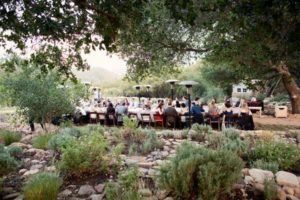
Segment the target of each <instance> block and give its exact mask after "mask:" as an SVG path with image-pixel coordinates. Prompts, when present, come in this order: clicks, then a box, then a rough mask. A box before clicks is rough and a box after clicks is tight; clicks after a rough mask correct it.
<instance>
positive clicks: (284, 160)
mask: <svg viewBox="0 0 300 200" xmlns="http://www.w3.org/2000/svg"><path fill="white" fill-rule="evenodd" d="M249 158H250V161H252V162H254V161H256V160H264V161H265V162H273V163H277V164H278V165H279V170H290V171H299V170H300V168H299V166H300V148H299V147H298V146H296V145H294V144H289V143H284V142H263V141H258V142H257V143H256V144H255V145H254V148H253V150H252V152H251V153H250V155H249Z"/></svg>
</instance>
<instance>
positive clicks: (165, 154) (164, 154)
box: [161, 151, 169, 157]
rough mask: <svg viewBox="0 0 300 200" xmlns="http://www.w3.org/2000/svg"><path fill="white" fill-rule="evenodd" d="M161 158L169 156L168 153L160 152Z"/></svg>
mask: <svg viewBox="0 0 300 200" xmlns="http://www.w3.org/2000/svg"><path fill="white" fill-rule="evenodd" d="M161 155H162V157H167V156H168V155H169V152H167V151H162V152H161Z"/></svg>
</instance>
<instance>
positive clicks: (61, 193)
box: [58, 189, 72, 197]
mask: <svg viewBox="0 0 300 200" xmlns="http://www.w3.org/2000/svg"><path fill="white" fill-rule="evenodd" d="M71 194H72V191H71V190H69V189H65V190H64V191H62V192H60V193H59V194H58V196H60V197H68V196H70V195H71Z"/></svg>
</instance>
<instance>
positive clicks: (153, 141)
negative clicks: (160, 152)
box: [142, 130, 163, 154]
mask: <svg viewBox="0 0 300 200" xmlns="http://www.w3.org/2000/svg"><path fill="white" fill-rule="evenodd" d="M146 134H147V139H146V141H145V142H144V143H143V144H142V153H144V154H147V153H150V152H151V151H153V150H155V149H161V148H163V142H162V141H159V140H158V139H157V136H156V133H155V131H154V130H149V131H148V132H147V133H146Z"/></svg>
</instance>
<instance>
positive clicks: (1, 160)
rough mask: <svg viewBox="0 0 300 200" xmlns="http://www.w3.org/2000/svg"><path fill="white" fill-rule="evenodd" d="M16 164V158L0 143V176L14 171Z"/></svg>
mask: <svg viewBox="0 0 300 200" xmlns="http://www.w3.org/2000/svg"><path fill="white" fill-rule="evenodd" d="M17 166H18V162H17V161H16V159H15V158H14V157H13V156H11V155H10V153H9V151H7V150H6V149H5V147H4V146H3V145H1V144H0V177H2V176H5V175H8V174H9V173H11V172H14V171H15V170H16V168H17Z"/></svg>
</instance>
